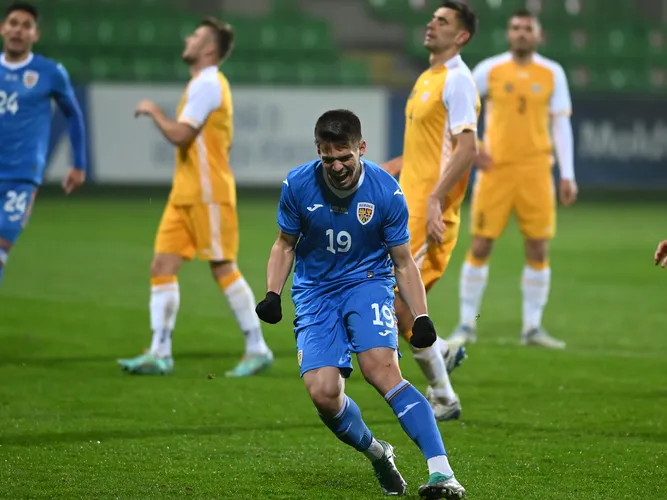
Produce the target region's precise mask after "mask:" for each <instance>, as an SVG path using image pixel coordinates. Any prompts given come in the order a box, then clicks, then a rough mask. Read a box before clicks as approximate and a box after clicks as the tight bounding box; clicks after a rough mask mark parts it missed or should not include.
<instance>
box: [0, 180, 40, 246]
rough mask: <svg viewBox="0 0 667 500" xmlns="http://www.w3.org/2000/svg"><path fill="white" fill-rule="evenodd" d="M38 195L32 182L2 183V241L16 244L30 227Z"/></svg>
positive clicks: (0, 235)
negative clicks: (25, 229) (23, 232)
mask: <svg viewBox="0 0 667 500" xmlns="http://www.w3.org/2000/svg"><path fill="white" fill-rule="evenodd" d="M36 195H37V186H36V185H34V184H33V183H31V182H21V181H0V239H3V240H6V241H9V242H10V243H11V244H12V245H13V244H14V243H15V242H16V240H17V239H18V237H19V236H20V235H21V232H22V231H23V229H24V228H25V227H26V226H27V225H28V220H29V219H30V212H32V205H33V202H34V201H35V196H36Z"/></svg>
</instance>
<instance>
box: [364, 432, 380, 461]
mask: <svg viewBox="0 0 667 500" xmlns="http://www.w3.org/2000/svg"><path fill="white" fill-rule="evenodd" d="M363 454H364V455H366V457H368V459H369V460H370V461H371V462H375V461H376V460H380V459H381V458H382V457H384V448H383V447H382V445H381V444H380V443H379V442H378V440H377V439H375V438H373V442H372V443H371V445H370V446H369V448H368V449H367V450H364V451H363Z"/></svg>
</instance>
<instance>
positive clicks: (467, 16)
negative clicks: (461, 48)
mask: <svg viewBox="0 0 667 500" xmlns="http://www.w3.org/2000/svg"><path fill="white" fill-rule="evenodd" d="M442 6H443V7H444V8H446V9H452V10H455V11H456V17H457V18H458V20H459V23H460V24H461V25H462V26H463V27H464V28H465V30H466V31H467V32H468V33H470V38H468V41H467V42H466V43H468V42H469V41H470V40H472V37H474V36H475V32H476V31H477V24H478V19H477V14H475V13H474V12H473V10H472V9H471V8H470V7H469V6H468V5H466V4H465V3H463V2H459V1H454V0H448V1H446V2H443V4H442Z"/></svg>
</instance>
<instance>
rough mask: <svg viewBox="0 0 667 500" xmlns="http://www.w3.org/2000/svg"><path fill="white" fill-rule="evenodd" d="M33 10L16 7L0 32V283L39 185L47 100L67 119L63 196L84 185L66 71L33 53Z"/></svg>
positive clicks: (80, 135) (78, 120)
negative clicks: (68, 161) (69, 160)
mask: <svg viewBox="0 0 667 500" xmlns="http://www.w3.org/2000/svg"><path fill="white" fill-rule="evenodd" d="M38 20H39V14H38V12H37V9H36V8H35V7H34V6H32V5H31V4H28V3H25V2H16V3H14V4H12V5H10V6H9V7H8V8H7V10H6V11H5V16H4V19H3V21H2V25H1V27H0V34H1V35H2V38H3V52H2V54H0V282H1V281H2V274H3V270H4V266H5V265H6V263H7V258H8V256H9V252H10V250H11V248H12V246H13V245H14V243H16V240H17V239H18V237H19V235H20V234H21V232H22V231H23V229H24V228H25V226H26V224H27V222H28V219H29V217H30V212H31V209H32V204H33V202H34V199H35V195H36V194H37V189H38V187H39V185H40V184H41V183H42V178H43V175H44V167H45V165H46V156H47V152H48V147H49V136H50V133H51V99H54V100H55V101H56V103H57V104H58V107H59V108H60V109H61V110H62V111H63V113H64V114H65V116H66V117H67V122H68V129H69V135H70V141H71V143H72V149H73V151H74V167H73V168H71V169H70V170H69V172H68V173H67V176H66V178H65V180H64V182H63V188H64V190H65V192H66V193H67V194H69V193H71V192H72V191H74V190H75V189H76V188H78V187H79V186H80V185H81V184H83V182H84V180H85V168H86V150H85V144H86V141H85V129H84V121H83V114H82V113H81V110H80V108H79V105H78V104H77V102H76V98H75V96H74V90H73V89H72V86H71V84H70V81H69V76H68V75H67V71H65V68H63V67H62V66H61V65H60V64H58V63H56V62H55V61H52V60H50V59H47V58H45V57H42V56H39V55H36V54H33V52H32V46H33V44H34V43H35V42H36V41H37V40H38V39H39V30H38V27H37V23H38Z"/></svg>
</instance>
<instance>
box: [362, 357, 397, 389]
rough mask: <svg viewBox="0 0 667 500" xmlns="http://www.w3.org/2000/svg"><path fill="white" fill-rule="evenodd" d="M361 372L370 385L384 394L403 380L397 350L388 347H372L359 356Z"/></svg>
mask: <svg viewBox="0 0 667 500" xmlns="http://www.w3.org/2000/svg"><path fill="white" fill-rule="evenodd" d="M358 361H359V368H360V369H361V373H362V375H363V376H364V378H365V379H366V382H368V383H369V384H370V385H372V386H373V387H375V389H376V390H377V391H378V392H379V393H380V394H382V395H383V396H384V395H385V394H386V393H388V392H389V391H390V390H391V389H393V388H394V387H396V385H397V384H398V383H399V382H400V381H401V380H403V375H401V369H400V368H399V367H398V358H397V356H396V351H394V350H393V349H388V348H381V349H371V350H369V351H365V352H363V353H360V354H359V356H358Z"/></svg>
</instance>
